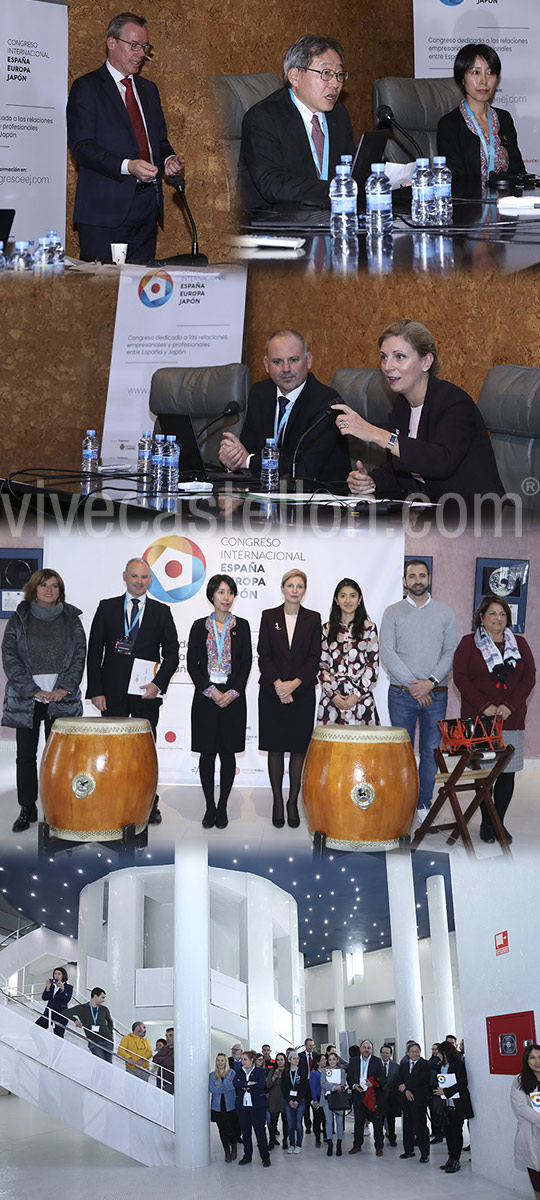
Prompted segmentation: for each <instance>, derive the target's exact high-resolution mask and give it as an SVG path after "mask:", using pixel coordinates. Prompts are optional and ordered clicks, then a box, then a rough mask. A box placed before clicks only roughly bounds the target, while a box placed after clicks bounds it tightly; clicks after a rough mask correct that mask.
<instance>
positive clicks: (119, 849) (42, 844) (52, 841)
mask: <svg viewBox="0 0 540 1200" xmlns="http://www.w3.org/2000/svg"><path fill="white" fill-rule="evenodd" d="M135 829H136V826H135V825H123V826H122V838H121V839H120V838H116V839H115V840H114V841H113V842H99V841H94V839H93V838H89V839H88V841H86V842H82V841H80V840H79V839H77V840H76V841H73V840H70V839H69V838H59V837H56V836H54V835H53V836H52V837H51V829H50V825H49V824H48V822H47V821H40V822H39V825H38V859H40V858H44V857H45V855H47V857H49V858H50V857H51V855H53V856H54V855H55V854H59V853H63V852H66V851H68V850H73V849H75V848H76V847H77V846H88V845H91V846H93V847H94V846H95V847H96V848H99V849H100V850H106V851H107V852H108V853H111V852H112V853H115V854H116V855H117V856H118V857H119V858H121V859H122V864H123V866H125V867H131V866H134V864H135V851H136V850H144V849H145V847H146V846H147V845H148V825H145V827H144V829H142V830H141V832H140V833H136V832H135Z"/></svg>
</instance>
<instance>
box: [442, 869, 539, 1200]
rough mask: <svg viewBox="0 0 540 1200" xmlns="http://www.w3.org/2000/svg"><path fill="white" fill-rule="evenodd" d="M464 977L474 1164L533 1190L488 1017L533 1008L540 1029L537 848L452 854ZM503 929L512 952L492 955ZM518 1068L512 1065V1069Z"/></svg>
mask: <svg viewBox="0 0 540 1200" xmlns="http://www.w3.org/2000/svg"><path fill="white" fill-rule="evenodd" d="M450 861H451V867H452V892H453V897H454V913H455V918H456V941H457V954H458V963H459V975H460V979H461V1003H462V1008H463V1035H464V1038H465V1050H466V1062H467V1073H468V1076H469V1084H470V1089H471V1098H472V1104H473V1108H474V1111H475V1119H474V1121H471V1144H472V1150H473V1160H472V1161H473V1170H475V1171H478V1173H479V1174H480V1175H485V1176H487V1177H488V1179H492V1180H493V1181H494V1182H495V1183H497V1184H498V1185H499V1187H508V1188H513V1189H515V1190H516V1191H517V1192H519V1193H521V1194H522V1195H523V1196H530V1194H531V1186H530V1183H529V1179H528V1176H527V1175H526V1173H525V1172H523V1171H521V1170H517V1169H516V1168H515V1167H514V1157H513V1143H514V1135H515V1131H516V1122H515V1118H514V1116H513V1113H512V1111H511V1108H510V1088H511V1084H512V1079H513V1076H512V1075H491V1074H490V1071H489V1059H488V1045H487V1034H486V1017H489V1016H497V1015H501V1014H503V1013H514V1012H526V1011H529V1010H532V1011H533V1012H534V1013H535V1022H536V1038H537V1040H538V1036H539V1034H540V1004H539V1001H538V997H539V995H540V961H539V957H538V949H537V948H538V913H537V910H536V904H535V903H534V899H533V898H534V896H535V894H536V887H537V880H538V854H537V852H535V851H531V853H530V854H529V855H525V856H524V855H521V857H520V860H519V862H517V861H516V862H510V863H508V862H506V861H504V860H501V858H489V859H486V860H484V861H483V862H482V861H478V859H469V858H467V856H465V855H463V856H461V855H455V854H452V855H451V856H450ZM503 930H508V939H509V952H508V954H501V955H499V956H498V957H497V956H496V954H495V940H494V939H495V934H496V933H500V932H502V931H503ZM516 1073H517V1072H516Z"/></svg>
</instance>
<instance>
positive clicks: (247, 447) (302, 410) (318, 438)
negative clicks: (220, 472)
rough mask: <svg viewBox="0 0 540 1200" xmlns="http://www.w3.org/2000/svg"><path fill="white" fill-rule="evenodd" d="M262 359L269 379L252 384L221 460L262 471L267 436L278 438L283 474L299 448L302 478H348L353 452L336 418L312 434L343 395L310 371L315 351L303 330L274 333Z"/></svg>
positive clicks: (237, 467) (230, 465)
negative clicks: (240, 425) (237, 428)
mask: <svg viewBox="0 0 540 1200" xmlns="http://www.w3.org/2000/svg"><path fill="white" fill-rule="evenodd" d="M263 361H264V367H265V370H266V373H267V375H269V376H270V378H269V379H264V380H261V381H260V382H259V383H254V384H253V387H252V388H251V390H250V393H249V396H248V405H247V415H246V419H245V421H244V426H243V429H242V432H241V434H240V437H239V438H237V437H236V435H235V434H234V433H224V434H223V437H222V440H221V445H220V448H219V458H220V462H222V463H223V466H225V467H227V468H228V470H230V471H239V470H241V469H242V468H243V467H247V468H248V469H249V471H250V474H251V475H258V474H260V470H261V450H262V448H263V446H264V444H265V442H266V439H267V438H269V437H276V438H277V443H278V450H279V473H280V475H288V474H290V472H291V467H292V463H293V459H294V456H295V453H296V451H298V453H297V456H296V463H295V467H296V474H297V476H298V478H299V479H320V480H327V481H334V482H336V481H338V480H344V479H346V477H347V475H348V472H349V464H350V456H349V453H348V450H347V443H346V441H345V442H343V441H341V442H340V434H339V430H338V429H337V426H336V425H335V422H333V420H332V416H330V417H328V418H327V419H326V420H324V419H323V420H321V421H320V422H319V424H317V425H316V428H314V429H313V432H311V433H309V432H308V430H310V428H311V426H314V425H315V424H316V422H317V420H318V418H323V417H324V413H325V412H326V410H327V408H328V406H329V405H330V404H333V403H335V401H336V399H338V397H337V393H336V392H335V391H334V389H333V388H329V387H326V385H325V384H324V383H319V380H318V379H316V378H315V376H314V375H313V374H312V373H311V370H310V367H311V361H312V360H311V352H310V351H309V350H308V348H307V343H306V340H305V338H304V336H303V334H301V333H298V332H297V330H295V329H279V330H277V331H276V332H275V333H271V334H270V336H269V338H268V339H267V342H266V354H265V356H264V359H263ZM304 434H306V435H307V436H306V437H305V438H304V440H303V441H302V444H301V446H300V445H299V443H300V439H301V438H302V437H303V435H304Z"/></svg>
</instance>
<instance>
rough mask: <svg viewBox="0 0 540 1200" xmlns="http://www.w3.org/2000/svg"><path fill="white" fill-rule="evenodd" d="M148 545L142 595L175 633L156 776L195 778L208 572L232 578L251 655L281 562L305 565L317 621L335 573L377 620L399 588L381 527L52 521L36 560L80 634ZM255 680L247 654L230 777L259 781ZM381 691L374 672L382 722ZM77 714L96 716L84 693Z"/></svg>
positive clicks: (397, 563) (396, 565) (396, 556)
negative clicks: (176, 647) (74, 609)
mask: <svg viewBox="0 0 540 1200" xmlns="http://www.w3.org/2000/svg"><path fill="white" fill-rule="evenodd" d="M184 529H185V534H184ZM149 552H151V556H153V555H154V554H156V553H158V554H159V557H158V558H157V560H156V561H155V562H154V565H153V582H152V586H151V589H150V595H153V596H154V597H156V598H158V599H164V600H167V599H168V600H169V601H170V603H171V610H172V613H173V617H174V620H175V622H176V626H177V629H178V637H179V640H180V667H179V670H178V672H177V674H176V675H175V676H174V678H173V680H172V683H171V685H170V686H169V690H168V693H167V696H166V698H165V701H164V704H163V706H162V710H161V714H160V721H159V726H158V743H157V745H158V755H159V773H160V779H161V781H162V782H163V783H168V782H169V783H184V784H186V783H191V782H193V781H194V779H195V778H196V776H197V769H198V755H195V754H192V753H191V749H190V745H191V728H190V711H191V699H192V695H193V688H192V684H191V680H190V678H189V675H188V673H187V669H186V653H187V641H188V635H189V630H190V627H191V625H192V622H193V621H194V620H195V619H196V618H197V617H200V616H206V615H208V613H209V612H210V606H209V604H208V601H207V600H206V583H207V580H208V579H209V578H210V576H211V575H213V574H215V573H216V572H220V573H224V574H227V575H231V576H232V577H233V578H234V579H235V580H236V583H237V586H238V598H237V601H236V604H235V610H234V611H235V612H236V613H237V614H238V616H242V617H246V618H247V619H248V620H249V623H250V625H251V632H252V638H253V649H254V653H255V650H256V645H257V638H258V630H259V622H260V615H261V612H262V611H263V609H265V608H273V607H275V606H276V605H277V604H279V603H281V591H280V580H281V577H282V575H283V574H284V572H285V571H287V570H289V569H290V568H294V567H298V568H299V569H301V570H303V571H305V572H306V574H307V576H308V591H307V596H306V607H307V608H313V609H318V610H319V611H320V612H321V613H322V614H323V619H324V620H327V618H328V613H329V610H330V604H331V600H332V595H333V591H334V587H335V585H336V583H337V582H338V581H339V579H340V578H342V577H343V576H351V575H352V576H353V578H356V579H357V580H358V582H359V584H360V586H361V588H362V590H363V593H364V598H365V601H366V607H367V611H368V613H369V615H370V617H371V618H372V619H373V620H374V621H375V622H376V624H377V626H378V627H380V623H381V617H382V614H383V610H384V609H385V607H386V606H387V605H388V604H392V603H394V602H395V601H397V600H400V599H401V596H402V585H401V580H402V575H403V534H402V532H401V531H396V532H393V531H390V536H388V537H387V536H383V534H382V533H380V534H378V533H375V532H374V533H372V534H370V533H369V531H368V530H364V529H361V530H350V531H348V530H347V531H345V530H339V531H338V533H336V532H335V531H332V530H330V531H327V532H325V533H320V532H319V533H317V532H316V531H314V530H311V529H303V530H302V533H301V535H299V534H298V533H297V532H296V531H295V530H291V529H288V528H287V527H276V526H269V527H268V530H267V531H264V527H263V532H260V533H259V532H258V531H257V532H249V533H247V532H244V531H243V530H242V529H241V528H238V529H235V530H234V531H231V530H230V529H229V531H228V532H224V531H223V528H222V527H218V528H214V529H213V530H211V531H210V532H209V533H205V534H200V533H196V534H195V535H193V536H190V530H189V528H187V527H186V526H184V527H182V533H181V534H180V533H176V534H174V535H165V536H163V537H159V536H158V537H153V536H152V534H151V533H147V534H142V535H138V536H136V537H128V536H127V535H126V534H125V533H123V532H121V531H120V530H118V529H113V530H111V531H110V532H109V534H108V536H107V537H105V538H102V539H95V540H94V539H92V538H91V537H90V535H89V534H88V533H86V532H85V531H84V530H83V531H78V530H75V529H72V530H71V532H70V535H69V537H66V536H64V535H63V534H62V533H61V532H60V531H59V530H58V529H57V528H56V527H54V528H52V527H50V528H49V527H48V528H47V531H46V535H45V544H44V562H45V563H46V564H47V566H53V567H54V568H55V569H56V570H58V571H59V572H60V574H61V575H62V576H63V578H64V580H65V582H66V596H67V599H68V601H70V602H71V603H73V604H76V605H77V606H78V607H79V608H81V609H82V618H81V620H82V621H83V624H84V626H85V629H86V631H87V633H88V632H89V630H90V625H91V621H92V617H93V615H94V612H95V610H96V608H97V605H98V603H99V601H100V600H101V599H103V598H104V597H106V596H115V595H119V594H120V593H121V592H122V590H123V586H124V585H123V581H122V571H123V569H124V566H125V563H126V560H127V559H128V558H130V557H133V556H138V555H143V556H145V555H147V554H148V553H149ZM197 572H199V573H200V574H199V578H197ZM83 581H84V582H83ZM171 583H172V584H173V585H174V586H172V587H171ZM257 684H258V670H257V662H256V656H255V662H254V665H253V668H252V671H251V676H250V679H249V683H248V690H247V701H248V728H247V737H246V750H245V753H244V754H242V755H239V756H238V760H237V765H238V770H237V782H239V783H240V784H244V785H247V786H252V787H265V786H267V771H266V756H265V755H263V754H261V753H259V751H258V749H257V741H258V730H257V691H258V687H257ZM83 686H84V687H85V686H86V685H85V681H83ZM386 692H387V681H386V678H385V677H384V674H383V676H382V677H381V679H380V680H379V684H378V687H377V691H376V697H377V707H378V710H379V714H380V717H381V721H382V723H383V724H384V723H385V721H387V720H388V717H387V707H386ZM86 714H87V715H88V716H96V710H95V709H94V707H93V705H92V704H91V703H90V701H87V702H86Z"/></svg>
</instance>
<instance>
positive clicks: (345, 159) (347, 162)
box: [341, 154, 352, 175]
mask: <svg viewBox="0 0 540 1200" xmlns="http://www.w3.org/2000/svg"><path fill="white" fill-rule="evenodd" d="M341 165H342V167H347V169H348V174H349V175H350V173H351V168H352V154H342V155H341Z"/></svg>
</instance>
